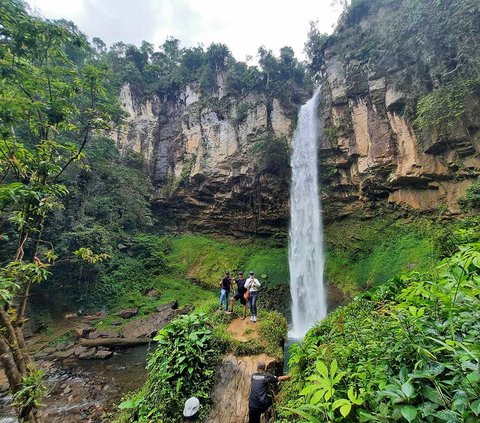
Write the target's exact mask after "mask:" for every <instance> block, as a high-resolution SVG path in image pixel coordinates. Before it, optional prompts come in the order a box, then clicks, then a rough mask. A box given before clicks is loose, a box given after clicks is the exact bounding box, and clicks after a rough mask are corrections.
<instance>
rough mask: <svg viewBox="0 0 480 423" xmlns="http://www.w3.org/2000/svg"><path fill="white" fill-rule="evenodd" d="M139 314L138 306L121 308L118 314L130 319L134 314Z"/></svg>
mask: <svg viewBox="0 0 480 423" xmlns="http://www.w3.org/2000/svg"><path fill="white" fill-rule="evenodd" d="M137 314H138V307H136V308H126V309H124V310H120V311H119V312H118V313H117V316H119V317H121V318H122V319H130V318H131V317H133V316H136V315H137Z"/></svg>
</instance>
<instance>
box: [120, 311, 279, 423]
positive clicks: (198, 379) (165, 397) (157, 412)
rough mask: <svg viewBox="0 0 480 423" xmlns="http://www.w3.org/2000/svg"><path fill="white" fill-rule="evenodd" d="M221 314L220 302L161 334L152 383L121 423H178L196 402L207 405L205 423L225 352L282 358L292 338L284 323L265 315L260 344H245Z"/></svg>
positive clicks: (132, 399)
mask: <svg viewBox="0 0 480 423" xmlns="http://www.w3.org/2000/svg"><path fill="white" fill-rule="evenodd" d="M216 308H217V304H216V302H213V303H206V304H205V305H204V306H203V308H200V309H198V310H197V311H196V312H195V313H194V314H191V315H188V316H183V317H180V318H178V319H176V320H174V321H173V322H172V323H171V324H170V325H168V326H167V327H165V328H164V329H162V330H161V331H160V332H159V334H158V336H157V337H156V338H155V339H156V340H157V341H158V347H157V349H156V351H155V352H154V353H153V354H151V355H150V357H149V359H148V365H147V369H148V371H149V375H148V379H147V382H146V383H145V385H144V386H143V387H142V388H141V389H140V390H139V391H138V392H136V393H134V394H132V395H131V396H129V397H128V398H127V399H125V400H124V401H123V402H122V403H121V405H120V410H122V411H121V413H120V415H119V417H118V421H119V422H122V423H123V422H125V423H127V422H128V423H130V422H131V423H133V422H139V423H142V422H144V423H147V422H151V421H162V422H165V423H175V422H178V421H179V419H180V416H181V414H182V410H183V405H184V403H185V401H186V399H187V398H189V397H191V396H196V397H197V398H199V399H200V401H201V404H202V407H201V409H200V410H201V411H200V415H199V416H198V418H199V421H202V420H203V419H204V418H205V417H206V416H208V412H209V411H210V407H211V405H212V404H211V400H210V391H211V389H212V387H213V384H214V382H215V369H216V367H217V365H218V364H219V362H220V360H221V358H222V356H223V355H224V354H225V352H228V351H234V352H236V353H237V354H242V355H247V354H258V353H259V352H266V353H267V354H271V355H272V356H273V357H277V358H279V357H281V356H282V354H283V351H282V350H281V347H280V345H281V343H282V340H283V339H285V337H286V333H287V322H286V319H285V318H284V317H282V316H280V315H278V314H276V313H267V312H264V311H263V312H261V314H260V315H261V321H260V335H261V337H260V341H258V342H248V343H243V342H240V341H237V340H235V339H233V338H232V337H231V335H230V334H229V333H228V332H227V331H226V325H227V324H228V323H229V322H230V320H231V318H232V317H231V316H227V315H225V314H221V313H215V310H216Z"/></svg>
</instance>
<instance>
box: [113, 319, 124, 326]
mask: <svg viewBox="0 0 480 423" xmlns="http://www.w3.org/2000/svg"><path fill="white" fill-rule="evenodd" d="M110 324H111V325H112V326H120V325H121V324H123V322H122V321H121V320H114V321H113V322H112V323H110Z"/></svg>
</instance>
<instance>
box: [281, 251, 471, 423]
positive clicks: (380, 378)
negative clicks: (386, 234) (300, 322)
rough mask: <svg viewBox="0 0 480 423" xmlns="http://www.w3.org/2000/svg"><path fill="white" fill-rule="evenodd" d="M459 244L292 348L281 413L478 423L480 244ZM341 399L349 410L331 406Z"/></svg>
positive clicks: (364, 299) (362, 299)
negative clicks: (426, 267) (449, 253)
mask: <svg viewBox="0 0 480 423" xmlns="http://www.w3.org/2000/svg"><path fill="white" fill-rule="evenodd" d="M458 249H459V250H458V252H457V253H455V254H454V255H453V256H451V257H448V258H445V259H443V260H442V261H440V262H439V263H438V264H437V266H436V267H435V268H433V269H432V270H431V271H430V272H428V273H423V274H421V273H418V272H413V273H409V274H404V275H402V276H401V277H398V278H395V279H392V280H390V281H389V282H388V283H387V284H384V285H381V286H380V287H378V288H377V289H375V290H372V291H368V292H367V293H365V294H363V295H361V296H359V297H357V298H356V299H355V300H354V301H353V302H352V303H351V304H349V305H348V306H345V307H342V308H339V309H337V310H336V311H335V312H333V313H332V314H331V315H330V316H329V317H327V319H325V320H324V321H323V322H322V323H320V324H319V325H318V326H316V327H315V328H314V329H312V330H311V331H310V332H309V333H308V334H307V336H306V337H305V340H304V341H303V342H302V343H301V344H299V345H297V346H296V348H294V351H293V353H292V357H291V360H290V365H291V370H292V373H293V376H294V379H293V380H294V382H293V384H292V386H290V388H289V389H290V391H289V393H288V397H287V400H285V404H287V403H288V404H289V405H288V406H287V409H286V410H285V413H286V414H290V415H297V416H299V417H303V418H305V416H306V414H305V413H309V414H311V415H313V416H314V417H315V418H317V419H319V418H320V417H322V418H324V419H325V420H326V421H361V422H392V421H408V422H433V421H435V422H436V421H449V422H453V421H458V422H474V421H477V420H478V415H479V412H480V410H479V409H478V406H479V400H478V398H479V397H478V396H479V392H480V391H479V389H480V375H479V372H478V368H479V367H478V366H479V363H480V350H479V348H478V345H479V341H480V340H479V333H480V332H479V330H478V310H479V299H480V297H479V293H480V290H479V286H478V281H479V276H480V244H479V243H478V242H475V243H467V244H460V245H459V246H458ZM320 363H321V364H320ZM337 363H338V364H337ZM337 367H338V369H337ZM326 369H330V370H328V371H327V370H326ZM333 370H334V371H333ZM337 372H338V376H337V377H336V378H335V375H337ZM339 375H341V377H340V376H339ZM305 379H307V382H305ZM328 380H330V382H328ZM333 389H334V390H333ZM317 392H319V393H317ZM327 393H328V394H327ZM299 394H300V396H298V395H299ZM330 394H331V396H330ZM326 397H327V398H326ZM340 400H348V401H349V402H350V403H351V410H350V411H349V412H348V413H347V408H348V406H347V408H344V412H343V413H342V412H341V406H340V405H339V404H340V402H338V403H337V405H339V411H338V412H337V411H336V409H335V410H333V408H334V407H333V404H335V403H336V401H340ZM354 400H355V401H354ZM341 404H342V405H343V406H345V405H346V404H347V402H344V401H341ZM329 407H331V408H329ZM302 413H303V414H302ZM310 421H314V420H310Z"/></svg>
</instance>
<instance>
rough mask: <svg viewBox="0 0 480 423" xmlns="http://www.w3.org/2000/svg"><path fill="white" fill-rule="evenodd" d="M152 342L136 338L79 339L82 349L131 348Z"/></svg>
mask: <svg viewBox="0 0 480 423" xmlns="http://www.w3.org/2000/svg"><path fill="white" fill-rule="evenodd" d="M149 342H152V340H151V339H137V338H97V339H80V345H81V346H82V347H88V348H93V347H133V346H135V345H143V344H148V343H149Z"/></svg>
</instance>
